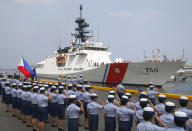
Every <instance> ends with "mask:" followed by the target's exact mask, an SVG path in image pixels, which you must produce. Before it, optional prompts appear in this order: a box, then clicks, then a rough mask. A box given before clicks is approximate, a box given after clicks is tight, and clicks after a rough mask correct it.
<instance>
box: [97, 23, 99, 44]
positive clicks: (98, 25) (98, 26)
mask: <svg viewBox="0 0 192 131" xmlns="http://www.w3.org/2000/svg"><path fill="white" fill-rule="evenodd" d="M97 33H98V34H97V35H98V36H97V37H98V42H99V25H98V32H97Z"/></svg>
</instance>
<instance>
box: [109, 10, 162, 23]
mask: <svg viewBox="0 0 192 131" xmlns="http://www.w3.org/2000/svg"><path fill="white" fill-rule="evenodd" d="M106 14H107V15H110V16H115V17H125V18H126V17H129V20H130V21H132V22H137V23H145V22H148V23H149V22H152V21H154V20H156V19H157V18H158V17H160V16H161V15H163V14H164V12H163V11H161V10H146V9H145V10H144V9H138V10H136V11H128V10H123V11H109V12H106Z"/></svg>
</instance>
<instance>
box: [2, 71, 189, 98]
mask: <svg viewBox="0 0 192 131" xmlns="http://www.w3.org/2000/svg"><path fill="white" fill-rule="evenodd" d="M0 72H7V74H13V73H16V74H19V71H18V70H17V69H0ZM92 85H95V86H103V87H115V85H109V84H107V85H106V84H101V83H92ZM125 87H126V88H127V89H130V90H136V87H135V86H127V85H126V86H125ZM141 88H142V90H146V89H147V88H146V87H141ZM159 91H160V92H166V93H174V94H184V95H192V77H188V78H187V79H186V81H177V82H169V83H167V84H165V85H164V86H163V88H159Z"/></svg>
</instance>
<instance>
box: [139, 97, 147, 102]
mask: <svg viewBox="0 0 192 131" xmlns="http://www.w3.org/2000/svg"><path fill="white" fill-rule="evenodd" d="M140 101H141V102H147V101H148V100H147V98H141V99H140Z"/></svg>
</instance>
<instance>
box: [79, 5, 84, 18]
mask: <svg viewBox="0 0 192 131" xmlns="http://www.w3.org/2000/svg"><path fill="white" fill-rule="evenodd" d="M82 10H83V6H82V5H80V18H82Z"/></svg>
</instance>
